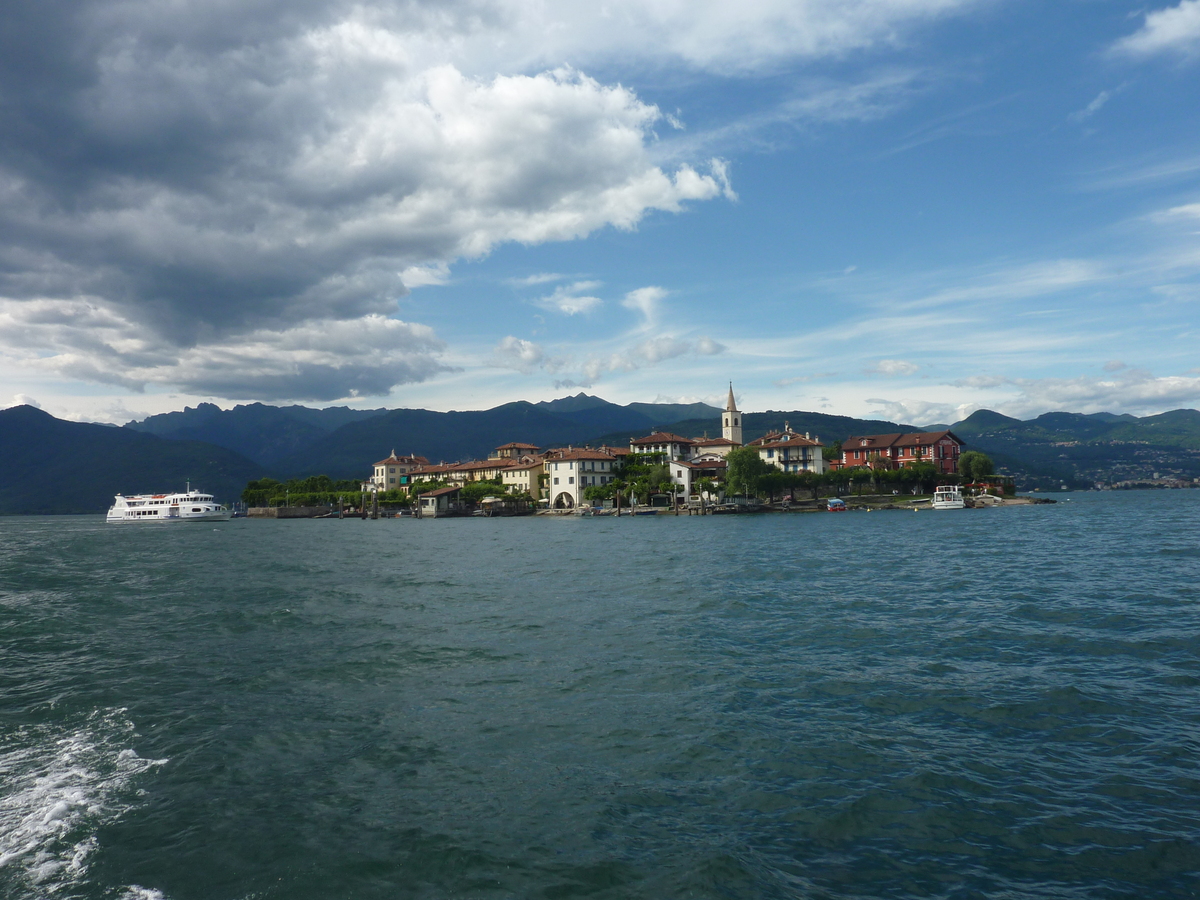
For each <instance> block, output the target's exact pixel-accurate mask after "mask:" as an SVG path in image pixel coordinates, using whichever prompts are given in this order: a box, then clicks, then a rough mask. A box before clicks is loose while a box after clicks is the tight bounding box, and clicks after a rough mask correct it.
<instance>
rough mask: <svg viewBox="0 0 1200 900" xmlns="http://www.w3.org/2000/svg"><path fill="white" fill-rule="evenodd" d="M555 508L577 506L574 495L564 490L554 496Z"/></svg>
mask: <svg viewBox="0 0 1200 900" xmlns="http://www.w3.org/2000/svg"><path fill="white" fill-rule="evenodd" d="M554 508H555V509H574V508H575V498H574V497H572V496H571V495H570V494H568V493H567V492H566V491H563V492H562V493H561V494H559V495H558V496H557V497H555V498H554Z"/></svg>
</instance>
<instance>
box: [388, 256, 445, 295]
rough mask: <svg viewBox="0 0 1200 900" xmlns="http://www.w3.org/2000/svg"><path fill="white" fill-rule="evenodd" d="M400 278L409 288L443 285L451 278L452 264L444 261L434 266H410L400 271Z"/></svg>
mask: <svg viewBox="0 0 1200 900" xmlns="http://www.w3.org/2000/svg"><path fill="white" fill-rule="evenodd" d="M400 280H401V281H402V282H404V286H405V287H406V288H409V289H412V288H419V287H430V286H437V285H443V284H445V283H446V282H447V281H449V280H450V266H449V265H448V264H447V263H444V262H442V263H437V264H436V265H432V266H409V267H408V268H407V269H405V270H404V271H403V272H401V273H400Z"/></svg>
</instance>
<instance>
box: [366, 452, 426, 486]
mask: <svg viewBox="0 0 1200 900" xmlns="http://www.w3.org/2000/svg"><path fill="white" fill-rule="evenodd" d="M427 465H429V460H427V459H426V458H425V457H423V456H397V455H396V451H395V450H393V451H392V455H391V456H389V457H388V458H387V459H381V460H380V461H379V462H377V463H375V474H374V475H372V476H371V480H370V482H369V483H370V484H371V485H373V486H374V489H375V490H378V491H394V490H398V489H402V488H404V486H405V485H406V481H405V480H404V476H405V475H407V474H408V473H409V472H411V471H413V470H414V469H418V468H420V467H421V466H427Z"/></svg>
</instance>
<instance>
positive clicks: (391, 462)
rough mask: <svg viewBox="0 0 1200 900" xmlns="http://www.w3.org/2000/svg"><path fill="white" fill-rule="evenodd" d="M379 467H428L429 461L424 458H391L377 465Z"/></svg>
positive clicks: (382, 460)
mask: <svg viewBox="0 0 1200 900" xmlns="http://www.w3.org/2000/svg"><path fill="white" fill-rule="evenodd" d="M375 465H377V466H427V465H429V460H427V459H426V458H425V457H423V456H389V457H388V458H387V459H381V460H380V461H379V462H377V463H375Z"/></svg>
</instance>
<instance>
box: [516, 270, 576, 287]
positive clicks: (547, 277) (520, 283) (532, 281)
mask: <svg viewBox="0 0 1200 900" xmlns="http://www.w3.org/2000/svg"><path fill="white" fill-rule="evenodd" d="M564 277H565V276H563V275H559V274H558V273H557V272H537V273H535V274H533V275H526V276H525V277H524V278H510V279H508V283H509V284H511V285H513V286H514V287H532V286H534V285H538V284H551V283H553V282H555V281H562V280H563V278H564Z"/></svg>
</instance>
